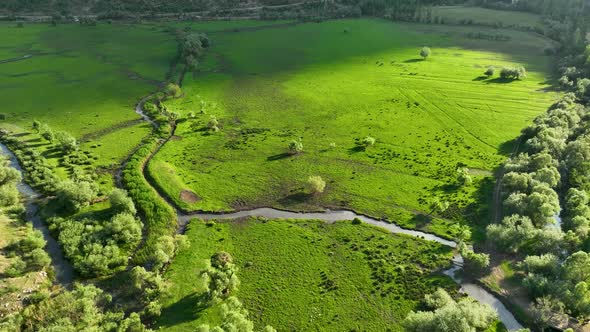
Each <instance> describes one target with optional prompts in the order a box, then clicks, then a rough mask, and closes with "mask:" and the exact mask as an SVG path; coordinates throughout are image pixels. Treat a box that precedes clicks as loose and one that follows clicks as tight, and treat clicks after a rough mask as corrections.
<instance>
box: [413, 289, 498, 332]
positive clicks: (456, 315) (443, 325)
mask: <svg viewBox="0 0 590 332" xmlns="http://www.w3.org/2000/svg"><path fill="white" fill-rule="evenodd" d="M425 302H426V306H427V307H428V308H429V309H431V310H433V311H419V312H410V314H408V316H407V317H406V319H405V320H404V327H405V328H406V330H407V331H408V332H424V331H432V332H445V331H454V332H472V331H484V330H486V329H488V328H489V327H490V326H491V325H492V323H493V322H494V320H495V319H496V318H497V314H496V312H495V311H494V309H492V308H491V307H490V306H488V305H483V304H480V303H477V302H475V301H474V300H473V299H470V298H464V299H461V300H459V301H455V300H453V298H452V297H451V296H450V295H449V294H448V293H447V292H446V291H445V290H443V289H440V288H439V289H437V290H436V292H434V293H432V294H428V295H426V297H425Z"/></svg>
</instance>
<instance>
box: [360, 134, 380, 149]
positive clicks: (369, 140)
mask: <svg viewBox="0 0 590 332" xmlns="http://www.w3.org/2000/svg"><path fill="white" fill-rule="evenodd" d="M376 141H377V140H375V138H374V137H371V136H367V137H365V138H363V139H362V140H361V145H362V146H363V147H364V148H365V149H366V148H369V147H371V146H373V145H375V142H376Z"/></svg>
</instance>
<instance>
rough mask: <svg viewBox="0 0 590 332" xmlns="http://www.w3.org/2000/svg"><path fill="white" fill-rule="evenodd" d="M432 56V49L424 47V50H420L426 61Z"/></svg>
mask: <svg viewBox="0 0 590 332" xmlns="http://www.w3.org/2000/svg"><path fill="white" fill-rule="evenodd" d="M430 54H432V51H431V50H430V47H426V46H424V47H422V49H421V50H420V56H421V57H422V58H423V59H424V60H426V58H428V57H429V56H430Z"/></svg>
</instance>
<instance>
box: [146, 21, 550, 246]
mask: <svg viewBox="0 0 590 332" xmlns="http://www.w3.org/2000/svg"><path fill="white" fill-rule="evenodd" d="M470 32H482V33H486V34H498V33H501V34H504V35H506V36H508V37H509V38H508V39H509V40H507V41H490V40H487V39H473V38H471V37H470V36H469V35H468V34H469V33H470ZM210 38H211V40H212V47H211V48H210V49H209V50H208V51H207V56H206V58H205V59H204V61H203V64H202V67H201V71H200V72H198V73H195V74H194V75H187V76H186V77H185V80H184V82H183V91H184V97H183V98H181V99H178V100H173V101H169V102H167V103H166V106H167V107H168V108H169V109H170V110H172V111H175V112H178V113H180V114H181V116H183V117H187V115H188V114H189V112H194V113H195V114H196V118H195V119H183V120H182V121H181V123H180V124H179V126H178V129H177V131H176V136H175V137H173V139H172V140H171V141H170V142H168V143H167V144H166V145H165V146H164V147H163V148H162V150H161V151H160V152H159V153H158V154H157V155H156V156H155V158H154V160H153V161H152V162H151V163H150V164H149V173H150V175H151V177H152V178H154V179H155V181H156V183H157V184H158V186H159V187H160V188H161V189H163V190H164V191H165V192H166V193H167V194H168V195H169V196H170V197H171V198H172V199H173V200H174V201H175V202H176V203H177V204H178V205H179V206H181V207H182V208H183V209H186V210H206V211H229V210H235V209H245V208H250V207H253V206H274V207H279V208H286V209H291V210H317V209H320V208H322V207H329V208H350V209H354V210H356V211H358V212H362V213H366V214H369V215H373V216H376V217H383V218H386V219H388V220H391V221H394V222H396V223H399V224H401V225H403V226H405V227H412V228H415V227H417V228H423V229H426V230H429V231H433V232H436V233H438V234H441V235H443V236H448V237H452V236H453V235H454V234H455V233H456V228H455V227H453V226H452V225H453V224H457V223H463V222H465V221H470V222H481V223H482V224H485V218H487V203H488V198H489V197H491V190H492V185H491V177H490V176H491V174H492V172H493V171H494V170H495V169H496V168H497V167H498V166H499V165H500V164H501V163H502V162H503V161H504V160H505V159H506V157H507V155H508V154H509V153H510V151H511V150H512V148H513V141H514V139H515V138H516V137H517V136H518V135H519V132H520V130H521V129H522V128H524V127H525V126H526V125H527V124H528V123H529V122H530V121H531V120H532V119H533V118H534V117H535V116H536V115H538V114H540V113H542V112H543V111H544V110H545V109H546V108H547V106H548V105H549V104H550V103H551V102H552V101H553V100H554V98H555V94H554V93H552V92H549V90H548V88H549V87H550V82H549V81H548V78H549V74H548V73H549V71H550V62H551V58H549V57H546V56H544V55H543V49H544V47H545V46H546V45H547V44H549V42H548V41H547V40H545V39H543V38H541V37H539V36H536V35H533V34H529V33H525V32H519V31H512V30H499V29H487V28H482V27H478V28H474V27H453V26H439V25H421V24H400V23H392V22H388V21H382V20H371V19H359V20H337V21H328V22H323V23H307V24H299V25H296V26H287V27H275V28H271V29H259V30H255V31H242V32H237V33H236V32H218V33H211V34H210ZM425 45H427V46H429V47H431V49H432V55H431V57H430V58H428V59H426V60H422V59H421V58H420V56H419V51H420V49H421V48H422V47H423V46H425ZM516 65H523V66H525V67H526V68H527V70H528V72H529V75H528V78H527V79H526V80H523V81H506V80H502V79H500V78H499V77H498V73H496V75H495V76H494V77H492V78H489V79H488V78H486V77H485V76H483V72H484V71H485V70H486V68H487V67H488V66H495V67H497V68H498V71H499V70H500V68H501V67H503V66H516ZM211 116H215V117H216V118H217V119H218V121H219V127H220V131H219V132H210V131H208V130H207V128H206V124H207V122H208V121H209V119H210V117H211ZM368 135H370V136H372V137H374V138H375V139H376V141H377V143H376V144H375V146H373V147H370V148H368V149H366V150H364V149H361V148H358V147H357V145H356V142H357V140H359V139H362V138H364V137H366V136H368ZM293 139H297V140H299V139H300V140H301V141H302V142H303V145H304V152H303V153H301V154H299V155H295V156H290V155H289V154H287V145H288V144H289V142H290V141H291V140H293ZM459 166H461V167H467V168H469V169H470V172H471V173H472V174H473V177H474V184H473V185H472V186H469V187H465V188H460V187H458V186H457V185H455V177H456V169H457V167H459ZM311 175H320V176H321V177H322V178H323V179H324V180H325V181H326V182H327V187H326V191H325V192H324V193H323V194H321V195H309V193H308V192H307V191H306V189H305V182H306V180H307V178H308V177H309V176H311ZM183 190H188V191H191V192H193V193H194V194H196V198H197V199H194V197H195V196H193V199H192V200H183V199H181V195H180V194H181V192H182V191H183ZM437 200H439V201H440V200H444V201H449V202H450V203H451V205H450V208H449V209H448V210H447V211H445V212H444V213H439V212H437V211H433V209H432V208H431V205H432V203H433V202H435V201H437Z"/></svg>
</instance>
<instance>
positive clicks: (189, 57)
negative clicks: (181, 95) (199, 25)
mask: <svg viewBox="0 0 590 332" xmlns="http://www.w3.org/2000/svg"><path fill="white" fill-rule="evenodd" d="M177 38H178V41H179V55H180V57H181V59H182V62H183V63H184V65H185V66H186V68H187V69H188V70H190V71H194V70H196V69H197V68H198V66H199V58H200V57H201V56H202V55H203V51H204V49H205V48H208V47H209V43H210V42H209V37H207V35H206V34H203V33H191V32H190V31H183V30H180V31H177Z"/></svg>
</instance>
